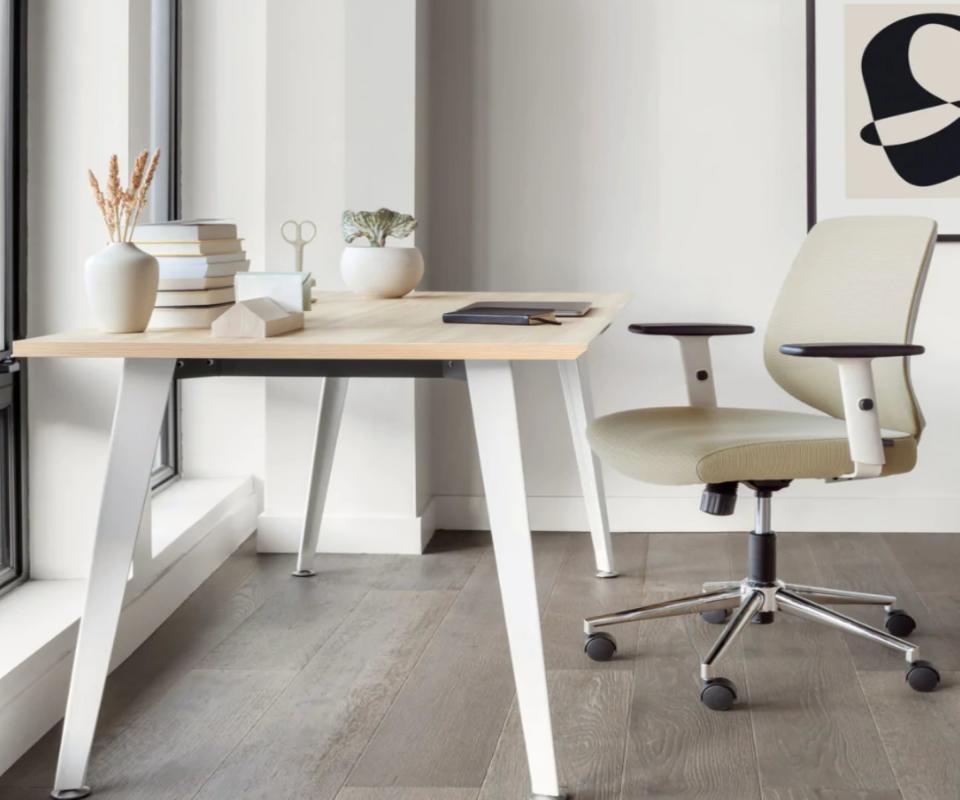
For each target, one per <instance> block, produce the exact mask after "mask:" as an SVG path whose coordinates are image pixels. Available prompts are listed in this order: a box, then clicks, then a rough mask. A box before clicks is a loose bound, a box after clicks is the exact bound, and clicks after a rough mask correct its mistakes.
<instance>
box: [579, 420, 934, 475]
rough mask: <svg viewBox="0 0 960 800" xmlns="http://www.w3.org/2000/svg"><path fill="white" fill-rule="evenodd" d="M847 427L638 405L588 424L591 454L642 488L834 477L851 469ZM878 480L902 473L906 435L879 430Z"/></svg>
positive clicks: (909, 454)
mask: <svg viewBox="0 0 960 800" xmlns="http://www.w3.org/2000/svg"><path fill="white" fill-rule="evenodd" d="M846 430H847V429H846V423H845V422H844V421H843V420H840V419H834V418H833V417H828V416H823V415H817V414H800V413H793V412H789V411H767V410H761V409H752V408H697V407H691V406H682V407H677V408H642V409H636V410H633V411H621V412H619V413H617V414H610V415H608V416H605V417H600V418H599V419H597V420H595V421H594V422H593V424H592V425H590V427H589V429H588V436H589V438H590V444H591V446H592V447H593V449H594V451H595V452H596V453H597V455H599V456H600V458H601V459H603V460H604V461H605V462H607V463H609V464H610V465H611V466H613V467H614V468H616V469H617V470H619V471H620V472H622V473H623V474H625V475H628V476H630V477H631V478H636V479H637V480H641V481H646V482H647V483H659V484H667V485H682V484H691V483H723V482H725V481H747V480H789V479H794V478H824V479H826V478H835V477H837V476H839V475H845V474H847V473H849V472H852V471H853V462H852V461H851V460H850V449H849V446H848V444H847V433H846ZM883 435H884V438H886V439H889V440H890V441H891V442H892V446H888V447H885V448H884V454H885V456H886V464H885V465H884V470H883V474H884V475H894V474H898V473H902V472H909V471H910V470H911V469H913V466H914V464H915V463H916V460H917V443H916V439H915V438H914V437H913V436H910V435H908V434H904V433H895V432H889V431H884V432H883Z"/></svg>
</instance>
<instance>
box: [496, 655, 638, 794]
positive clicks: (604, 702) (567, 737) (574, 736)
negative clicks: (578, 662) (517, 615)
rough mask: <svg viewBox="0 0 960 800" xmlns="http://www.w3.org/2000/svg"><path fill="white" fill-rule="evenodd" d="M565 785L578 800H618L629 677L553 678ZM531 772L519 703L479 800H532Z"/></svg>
mask: <svg viewBox="0 0 960 800" xmlns="http://www.w3.org/2000/svg"><path fill="white" fill-rule="evenodd" d="M549 686H550V697H551V701H552V706H553V730H554V740H555V743H556V753H557V765H558V770H559V778H560V784H561V786H563V787H564V788H566V789H567V790H568V791H569V792H570V793H571V795H572V796H573V797H575V798H577V800H617V798H619V797H620V783H621V779H622V775H623V753H624V738H625V736H626V728H627V715H628V713H629V710H630V699H631V696H632V694H633V676H632V675H631V674H630V673H629V672H622V671H618V672H611V671H607V672H603V671H599V670H590V669H584V670H560V671H556V672H551V673H550V674H549ZM529 797H530V773H529V770H528V769H527V759H526V753H525V751H524V746H523V732H522V729H521V726H520V714H519V711H518V710H517V704H516V702H514V704H513V707H512V708H511V710H510V716H509V717H508V719H507V724H506V725H505V726H504V729H503V734H502V736H501V737H500V741H499V742H498V744H497V749H496V752H495V753H494V756H493V760H492V762H491V764H490V770H489V772H488V773H487V776H486V780H484V782H483V788H482V790H481V792H480V800H527V798H529Z"/></svg>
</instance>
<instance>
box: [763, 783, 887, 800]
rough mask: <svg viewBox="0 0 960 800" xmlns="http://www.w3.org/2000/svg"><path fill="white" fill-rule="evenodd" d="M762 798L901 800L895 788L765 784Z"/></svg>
mask: <svg viewBox="0 0 960 800" xmlns="http://www.w3.org/2000/svg"><path fill="white" fill-rule="evenodd" d="M763 798H764V800H902V798H903V795H902V794H900V792H899V791H897V790H896V789H886V790H884V789H881V790H879V791H873V790H871V789H865V790H864V791H858V790H856V789H811V788H810V787H809V786H789V787H778V786H765V787H764V789H763Z"/></svg>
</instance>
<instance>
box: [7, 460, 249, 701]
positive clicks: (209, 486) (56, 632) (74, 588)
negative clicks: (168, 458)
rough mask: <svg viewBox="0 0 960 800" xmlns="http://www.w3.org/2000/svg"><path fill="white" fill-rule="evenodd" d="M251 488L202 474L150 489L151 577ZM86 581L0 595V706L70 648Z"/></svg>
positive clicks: (36, 584) (34, 585) (30, 584)
mask: <svg viewBox="0 0 960 800" xmlns="http://www.w3.org/2000/svg"><path fill="white" fill-rule="evenodd" d="M254 492H255V489H254V485H253V480H252V478H250V477H244V478H201V479H180V480H178V481H177V482H176V483H174V484H171V486H170V487H169V488H167V489H164V491H162V492H160V493H158V494H157V495H155V496H154V497H153V500H152V503H153V507H152V512H153V514H152V523H151V527H152V534H153V537H152V538H153V542H154V547H153V550H154V554H155V556H160V558H159V559H158V560H157V561H158V564H157V565H158V566H159V567H162V568H161V569H159V570H158V571H157V574H154V575H153V576H152V580H156V578H157V577H158V573H159V572H162V571H163V569H166V568H169V566H170V564H172V563H174V562H176V561H178V560H180V559H181V558H183V557H185V556H186V555H187V554H188V553H189V552H190V550H191V549H192V547H194V546H195V545H196V544H197V543H198V542H199V541H201V540H202V539H203V538H204V537H205V536H206V535H208V534H209V533H212V532H213V531H214V529H215V528H216V524H217V521H218V520H219V519H220V518H221V517H222V516H223V515H224V514H225V513H227V512H229V511H230V510H231V508H233V507H234V506H235V505H236V504H237V502H238V501H241V502H242V501H243V500H244V499H249V497H250V495H251V494H253V493H254ZM152 580H151V583H152ZM85 585H86V581H85V580H30V581H27V582H26V583H24V584H23V585H21V586H18V587H17V588H15V589H14V590H12V591H11V592H9V593H8V594H6V595H4V596H3V597H2V598H0V641H2V642H3V647H2V648H0V708H2V707H3V706H5V705H6V704H8V703H9V702H10V701H11V700H13V699H14V698H15V697H17V695H19V694H20V693H21V692H22V691H24V690H25V689H26V688H28V687H29V686H30V685H31V684H32V683H33V682H34V681H35V680H37V679H38V678H39V677H40V676H41V675H43V674H44V673H46V672H47V671H48V670H49V669H50V668H51V667H53V666H54V665H55V664H56V663H57V662H58V661H59V660H60V659H62V658H63V657H64V656H65V655H67V654H68V653H69V652H70V651H71V650H72V649H73V646H74V642H75V641H76V628H77V623H78V621H79V619H80V611H81V609H82V607H83V597H84V587H85ZM138 588H139V587H138ZM142 588H148V587H142ZM139 593H140V592H137V594H139ZM129 594H130V592H128V595H129ZM132 599H134V598H132V597H129V596H128V598H127V601H128V602H130V601H131V600H132Z"/></svg>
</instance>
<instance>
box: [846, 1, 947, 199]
mask: <svg viewBox="0 0 960 800" xmlns="http://www.w3.org/2000/svg"><path fill="white" fill-rule="evenodd" d="M928 25H943V26H946V27H949V28H953V29H954V30H957V31H960V16H958V15H956V14H943V13H931V14H916V15H914V16H909V17H904V18H903V19H899V20H897V21H896V22H894V23H892V24H891V25H888V26H887V27H885V28H883V29H882V30H881V31H879V32H878V33H877V34H876V35H875V36H874V37H873V38H872V39H871V40H870V42H869V44H868V45H867V46H866V48H865V49H864V51H863V58H862V60H861V69H862V74H863V82H864V87H865V88H866V91H867V96H868V98H869V102H870V109H871V112H872V116H873V120H872V121H871V122H870V123H869V124H868V125H866V126H865V127H864V128H863V130H862V131H861V132H860V137H861V138H862V139H863V141H864V142H866V143H867V144H871V145H876V146H878V147H882V148H883V150H884V153H885V154H886V156H887V158H888V160H889V161H890V164H891V166H892V167H893V169H894V170H895V171H896V173H897V174H898V175H899V176H900V177H901V178H902V179H903V180H904V181H906V182H907V183H909V184H911V185H912V186H917V187H926V186H936V185H938V184H941V183H944V182H946V181H949V180H951V179H953V178H956V177H958V176H960V117H958V118H956V119H954V120H953V121H952V122H949V123H948V124H946V125H945V126H944V127H942V128H939V129H936V127H937V126H936V125H934V126H933V127H934V128H935V129H934V130H932V131H929V132H927V131H924V132H923V133H920V134H918V135H916V138H912V137H908V138H910V139H911V140H909V141H900V140H895V141H887V142H885V141H884V134H883V130H884V128H883V124H884V121H890V120H893V119H897V118H904V117H905V116H906V115H914V114H917V113H918V112H927V111H928V110H930V109H937V108H938V107H942V106H955V107H958V108H960V97H940V96H938V95H937V94H934V93H933V92H932V91H930V90H929V89H928V88H927V87H924V86H923V85H921V84H920V82H919V81H918V80H917V78H916V77H915V76H914V74H913V71H912V70H911V65H910V46H911V42H912V40H913V37H914V35H915V34H916V33H917V31H919V30H921V29H922V28H924V27H926V26H928ZM927 116H928V118H929V117H931V115H929V114H928V115H927ZM951 116H952V115H951ZM936 119H943V117H939V116H937V117H936ZM920 127H921V128H922V125H921V126H920Z"/></svg>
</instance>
